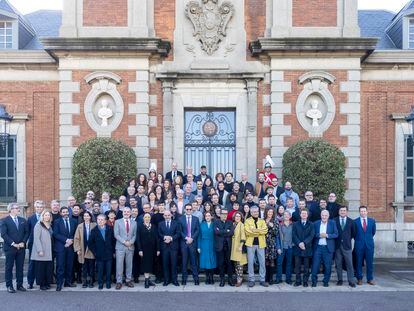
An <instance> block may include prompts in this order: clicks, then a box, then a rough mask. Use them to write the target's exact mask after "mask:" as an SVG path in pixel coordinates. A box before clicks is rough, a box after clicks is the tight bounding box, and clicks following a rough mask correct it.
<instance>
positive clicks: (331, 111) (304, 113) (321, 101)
mask: <svg viewBox="0 0 414 311" xmlns="http://www.w3.org/2000/svg"><path fill="white" fill-rule="evenodd" d="M298 82H299V84H301V85H303V90H302V92H301V93H300V94H299V96H298V100H297V102H296V116H297V118H298V121H299V123H300V125H301V126H302V127H303V128H304V129H305V130H306V131H307V132H308V134H309V136H310V137H322V136H323V133H324V132H325V131H326V130H328V129H329V127H330V126H331V124H332V122H333V120H334V118H335V99H334V97H333V96H332V94H331V92H330V90H329V85H331V84H332V83H334V82H335V77H334V76H333V75H331V74H330V73H328V72H324V71H311V72H308V73H305V74H304V75H302V76H301V77H300V78H299V81H298Z"/></svg>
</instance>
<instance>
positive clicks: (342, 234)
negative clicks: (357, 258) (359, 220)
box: [334, 206, 355, 287]
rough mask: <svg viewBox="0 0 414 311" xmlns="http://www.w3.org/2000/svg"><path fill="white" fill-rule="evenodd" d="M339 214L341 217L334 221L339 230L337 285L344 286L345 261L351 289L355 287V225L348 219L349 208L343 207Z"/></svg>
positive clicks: (336, 255)
mask: <svg viewBox="0 0 414 311" xmlns="http://www.w3.org/2000/svg"><path fill="white" fill-rule="evenodd" d="M338 213H339V216H338V217H336V218H335V219H334V220H335V223H336V227H337V228H338V238H337V239H336V241H335V242H336V243H335V264H336V273H337V275H338V283H336V285H338V286H341V285H342V284H343V280H342V266H343V262H344V261H345V266H346V274H347V277H348V284H349V286H351V287H355V281H354V267H353V264H352V239H353V238H354V237H355V223H354V221H353V220H352V219H351V218H349V217H348V206H341V207H340V208H339V210H338Z"/></svg>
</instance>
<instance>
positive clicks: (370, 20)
mask: <svg viewBox="0 0 414 311" xmlns="http://www.w3.org/2000/svg"><path fill="white" fill-rule="evenodd" d="M395 15H396V14H395V13H393V12H390V11H385V10H361V11H358V23H359V28H360V29H361V37H376V38H379V41H378V43H377V49H379V50H389V49H396V46H395V45H394V43H393V42H392V41H391V39H390V38H389V37H388V35H387V33H386V31H385V30H386V29H387V27H388V25H389V24H390V23H391V21H392V20H393V18H394V17H395Z"/></svg>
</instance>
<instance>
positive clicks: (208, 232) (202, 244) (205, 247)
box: [198, 212, 217, 284]
mask: <svg viewBox="0 0 414 311" xmlns="http://www.w3.org/2000/svg"><path fill="white" fill-rule="evenodd" d="M213 227H214V226H213V222H212V215H211V212H205V213H204V220H203V222H202V223H201V225H200V234H199V236H198V252H199V253H200V269H205V270H206V284H214V280H213V271H214V269H215V268H216V266H217V260H216V252H215V250H214V228H213Z"/></svg>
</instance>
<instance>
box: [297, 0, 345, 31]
mask: <svg viewBox="0 0 414 311" xmlns="http://www.w3.org/2000/svg"><path fill="white" fill-rule="evenodd" d="M292 24H293V27H336V26H337V0H312V1H309V0H292Z"/></svg>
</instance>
